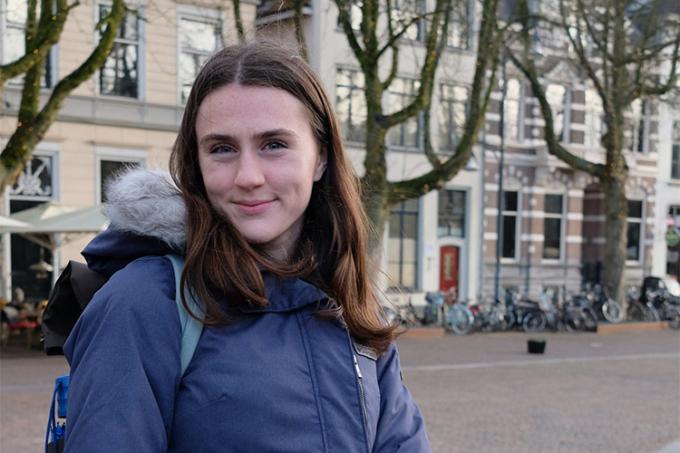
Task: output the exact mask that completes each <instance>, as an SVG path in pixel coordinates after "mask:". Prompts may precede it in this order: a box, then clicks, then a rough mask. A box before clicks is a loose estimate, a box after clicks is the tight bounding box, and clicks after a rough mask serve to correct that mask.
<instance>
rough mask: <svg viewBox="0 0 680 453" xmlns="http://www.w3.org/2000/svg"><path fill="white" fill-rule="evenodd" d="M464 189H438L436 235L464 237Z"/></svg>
mask: <svg viewBox="0 0 680 453" xmlns="http://www.w3.org/2000/svg"><path fill="white" fill-rule="evenodd" d="M465 195H466V194H465V191H464V190H440V191H439V213H438V215H439V221H438V228H437V236H439V237H444V236H448V237H456V238H463V237H465Z"/></svg>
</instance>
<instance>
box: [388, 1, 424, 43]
mask: <svg viewBox="0 0 680 453" xmlns="http://www.w3.org/2000/svg"><path fill="white" fill-rule="evenodd" d="M423 14H425V1H424V0H395V1H393V2H392V28H393V30H394V33H395V34H396V33H399V32H400V31H401V30H402V29H403V28H404V26H406V25H407V24H408V23H409V22H410V21H412V20H414V19H416V18H417V17H418V16H421V17H422V16H423ZM402 36H403V37H404V38H406V39H410V40H411V41H422V40H424V39H425V21H424V20H423V19H418V20H416V21H415V23H413V24H412V25H410V26H409V27H408V29H407V30H406V32H405V33H404V34H403V35H402Z"/></svg>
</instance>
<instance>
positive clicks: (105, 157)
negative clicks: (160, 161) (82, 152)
mask: <svg viewBox="0 0 680 453" xmlns="http://www.w3.org/2000/svg"><path fill="white" fill-rule="evenodd" d="M95 161H96V163H95V204H98V205H99V204H102V203H103V202H102V196H103V195H104V194H103V193H102V165H101V163H102V161H110V162H126V163H139V164H140V166H141V167H146V164H147V161H148V156H147V152H146V151H144V150H141V149H129V148H114V147H109V146H98V147H97V148H96V149H95Z"/></svg>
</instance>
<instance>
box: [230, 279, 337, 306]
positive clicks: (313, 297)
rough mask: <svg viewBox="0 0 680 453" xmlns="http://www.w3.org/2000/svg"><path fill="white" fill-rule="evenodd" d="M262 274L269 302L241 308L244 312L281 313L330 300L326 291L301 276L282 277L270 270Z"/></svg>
mask: <svg viewBox="0 0 680 453" xmlns="http://www.w3.org/2000/svg"><path fill="white" fill-rule="evenodd" d="M262 276H263V278H264V287H265V295H266V297H267V300H268V301H269V304H267V305H266V306H264V307H243V308H241V309H240V310H241V311H242V312H244V313H280V312H287V311H292V310H297V309H299V308H302V307H304V306H307V305H311V304H315V303H323V302H324V301H328V300H329V297H328V296H327V295H326V293H325V292H323V291H322V290H320V289H319V288H317V287H316V286H314V285H313V284H311V283H309V282H306V281H304V280H302V279H300V278H282V277H279V276H277V275H274V274H272V273H270V272H264V273H263V275H262Z"/></svg>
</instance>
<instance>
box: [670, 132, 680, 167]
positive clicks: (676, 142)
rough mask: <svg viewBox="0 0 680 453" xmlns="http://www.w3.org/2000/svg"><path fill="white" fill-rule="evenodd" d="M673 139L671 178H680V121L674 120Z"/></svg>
mask: <svg viewBox="0 0 680 453" xmlns="http://www.w3.org/2000/svg"><path fill="white" fill-rule="evenodd" d="M672 140H673V151H672V154H673V155H672V157H671V179H680V121H674V122H673V134H672Z"/></svg>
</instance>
